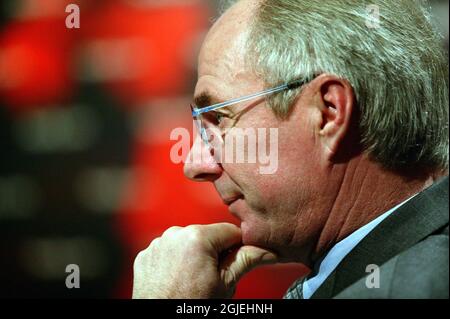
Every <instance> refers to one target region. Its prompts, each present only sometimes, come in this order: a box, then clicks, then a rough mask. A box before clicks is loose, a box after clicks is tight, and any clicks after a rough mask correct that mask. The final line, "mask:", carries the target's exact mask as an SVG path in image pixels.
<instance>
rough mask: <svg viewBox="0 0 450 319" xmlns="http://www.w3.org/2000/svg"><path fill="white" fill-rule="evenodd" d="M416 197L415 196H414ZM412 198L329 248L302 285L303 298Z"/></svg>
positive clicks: (311, 292)
mask: <svg viewBox="0 0 450 319" xmlns="http://www.w3.org/2000/svg"><path fill="white" fill-rule="evenodd" d="M414 196H416V195H414ZM414 196H412V197H410V198H408V199H407V200H405V201H404V202H402V203H400V204H398V205H397V206H395V207H393V208H391V209H390V210H388V211H387V212H386V213H384V214H383V215H381V216H378V217H377V218H375V219H374V220H372V221H371V222H370V223H368V224H366V225H364V226H363V227H361V228H359V229H358V230H356V231H355V232H353V233H352V234H350V235H349V236H348V237H346V238H344V239H343V240H341V241H340V242H338V243H337V244H336V245H334V246H333V248H331V250H330V251H329V252H328V253H327V255H326V256H325V258H323V260H322V262H321V263H320V266H319V270H318V272H317V275H315V276H314V277H311V278H309V279H307V280H306V281H305V282H304V283H303V298H304V299H309V298H311V296H312V295H313V294H314V292H315V291H316V290H317V289H318V288H319V287H320V286H321V285H322V284H323V282H324V281H325V279H327V278H328V276H329V275H330V274H331V273H332V272H333V271H334V270H335V269H336V267H337V266H338V265H339V264H340V262H341V261H342V259H344V257H345V256H347V255H348V253H350V252H351V251H352V249H353V248H355V246H356V245H358V243H359V242H360V241H361V240H363V238H364V237H366V236H367V235H368V234H369V233H370V232H371V231H372V230H373V229H374V228H375V227H377V226H378V224H380V223H381V222H382V221H383V220H384V219H385V218H387V217H388V216H389V215H390V214H392V213H393V212H394V211H395V210H397V209H398V208H399V207H400V206H402V205H403V204H405V203H406V202H408V201H409V200H410V199H412V198H413V197H414Z"/></svg>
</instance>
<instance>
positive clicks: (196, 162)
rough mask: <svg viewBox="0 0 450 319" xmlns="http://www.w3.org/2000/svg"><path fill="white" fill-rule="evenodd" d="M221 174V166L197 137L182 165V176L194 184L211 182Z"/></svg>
mask: <svg viewBox="0 0 450 319" xmlns="http://www.w3.org/2000/svg"><path fill="white" fill-rule="evenodd" d="M221 174H222V166H221V165H220V164H219V163H217V162H216V160H215V159H214V156H213V155H212V154H211V150H210V149H209V147H208V146H207V145H205V143H204V142H203V141H202V139H201V138H200V137H199V136H197V137H196V139H195V141H194V144H193V145H192V148H191V150H190V152H189V155H188V157H187V160H186V162H185V164H184V175H185V176H186V177H187V178H189V179H190V180H193V181H196V182H213V181H215V180H216V179H217V178H219V177H220V175H221Z"/></svg>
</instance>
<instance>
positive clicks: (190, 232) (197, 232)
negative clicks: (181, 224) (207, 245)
mask: <svg viewBox="0 0 450 319" xmlns="http://www.w3.org/2000/svg"><path fill="white" fill-rule="evenodd" d="M185 230H186V236H187V240H188V241H189V242H191V243H200V242H202V241H203V238H204V237H205V231H204V230H203V229H202V227H201V226H200V225H191V226H188V227H186V228H185Z"/></svg>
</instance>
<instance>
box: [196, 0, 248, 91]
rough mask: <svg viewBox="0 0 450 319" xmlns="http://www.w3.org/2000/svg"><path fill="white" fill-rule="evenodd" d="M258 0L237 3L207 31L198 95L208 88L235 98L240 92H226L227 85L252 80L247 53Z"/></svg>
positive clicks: (200, 63)
mask: <svg viewBox="0 0 450 319" xmlns="http://www.w3.org/2000/svg"><path fill="white" fill-rule="evenodd" d="M255 2H256V1H246V0H243V1H240V2H238V3H237V4H236V5H234V6H233V7H232V8H230V9H229V10H228V11H227V12H225V14H224V15H223V16H222V17H220V19H219V20H217V21H216V23H215V24H214V25H213V27H212V28H211V30H210V31H209V32H208V35H207V37H206V39H205V41H204V43H203V46H202V49H201V51H200V55H199V63H198V83H197V87H196V95H200V94H203V93H204V92H205V91H208V93H210V94H212V95H214V94H217V93H218V92H221V93H223V94H225V95H228V96H231V97H235V94H236V93H237V92H236V93H232V92H227V91H228V90H229V88H227V87H232V86H233V85H235V84H236V83H239V82H241V83H245V82H246V81H247V82H248V81H249V80H250V78H251V76H250V74H249V73H250V72H249V71H248V68H247V67H246V63H245V53H246V43H247V40H248V36H249V31H250V28H249V27H250V21H251V19H250V18H251V16H252V14H253V12H254V7H255ZM233 90H234V91H236V90H238V88H234V89H233Z"/></svg>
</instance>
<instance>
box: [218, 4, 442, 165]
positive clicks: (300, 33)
mask: <svg viewBox="0 0 450 319" xmlns="http://www.w3.org/2000/svg"><path fill="white" fill-rule="evenodd" d="M226 2H227V4H226V5H225V6H223V8H227V7H228V6H230V5H231V4H232V3H234V2H237V1H226ZM372 8H375V9H376V10H379V25H376V23H374V22H376V21H374V20H373V17H374V16H373V15H371V9H372ZM247 58H248V61H249V63H250V66H251V68H252V70H253V72H255V74H257V75H258V76H259V77H260V78H262V79H263V80H264V81H265V83H266V85H267V86H268V87H271V86H275V85H278V84H280V83H285V82H287V81H291V80H294V79H305V80H307V79H311V78H313V77H314V75H316V74H320V73H330V74H334V75H336V76H338V77H340V78H343V79H346V80H348V81H349V82H350V83H351V85H352V87H353V89H354V93H355V96H356V100H357V104H358V108H359V113H360V114H359V129H360V134H361V144H362V145H363V147H364V149H365V150H366V151H367V153H368V154H369V155H370V156H371V158H372V159H374V160H376V161H378V162H379V163H381V164H382V165H383V166H384V167H386V168H388V169H400V170H401V169H410V168H419V167H420V168H427V169H430V170H447V169H448V155H449V154H448V152H449V141H448V126H449V125H448V124H449V123H448V91H447V90H448V62H447V57H446V54H445V53H444V50H443V48H442V38H441V36H440V35H439V34H438V32H437V31H436V30H435V29H434V28H433V26H432V23H431V21H430V14H429V10H428V8H427V7H426V5H425V2H424V1H420V0H396V1H392V0H370V1H357V0H326V1H324V0H307V1H302V0H261V1H260V3H259V7H258V12H257V13H256V17H255V20H254V21H253V22H252V26H251V31H250V39H249V42H248V57H247ZM296 96H298V91H296V92H292V91H291V92H286V93H281V94H278V95H276V96H275V97H274V98H271V99H270V100H269V105H270V106H271V107H272V109H273V110H274V112H275V113H276V114H277V115H279V116H280V117H283V116H287V115H288V113H289V111H290V109H291V106H292V104H293V102H294V99H295V97H296Z"/></svg>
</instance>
